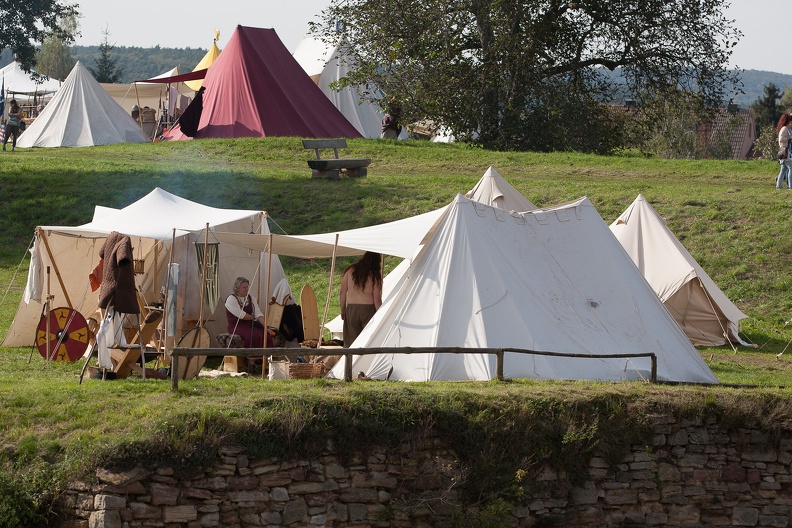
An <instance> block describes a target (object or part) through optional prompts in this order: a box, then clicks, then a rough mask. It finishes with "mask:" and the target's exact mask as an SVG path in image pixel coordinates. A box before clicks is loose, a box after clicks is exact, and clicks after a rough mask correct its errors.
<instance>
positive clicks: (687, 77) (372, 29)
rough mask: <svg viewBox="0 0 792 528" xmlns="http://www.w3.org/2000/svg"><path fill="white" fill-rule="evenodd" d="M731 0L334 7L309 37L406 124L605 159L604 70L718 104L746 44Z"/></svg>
mask: <svg viewBox="0 0 792 528" xmlns="http://www.w3.org/2000/svg"><path fill="white" fill-rule="evenodd" d="M727 1H728V0H644V1H642V2H635V1H633V0H580V1H571V2H567V1H563V0H523V1H519V0H424V1H422V2H414V1H413V0H332V1H331V5H330V7H329V8H328V9H327V10H325V12H324V13H323V17H324V20H323V23H322V24H321V25H316V26H315V27H314V32H315V33H319V34H321V35H322V36H323V37H324V38H325V39H326V40H336V39H337V38H338V36H337V34H336V33H335V28H336V27H337V23H338V21H343V23H341V24H338V25H339V26H343V27H344V36H345V38H346V40H347V42H348V43H349V46H350V51H351V52H352V53H353V54H354V57H355V65H354V72H353V73H352V74H351V75H350V76H349V77H348V78H347V80H346V81H345V82H346V84H348V85H352V86H358V85H365V84H366V83H367V82H373V83H375V84H376V86H377V87H378V88H380V89H381V90H383V91H384V92H385V93H386V94H388V96H389V97H394V98H396V99H397V100H398V101H399V103H400V104H401V107H402V109H403V112H404V116H405V118H408V119H409V118H412V119H416V120H417V119H423V118H429V119H431V120H433V121H434V122H435V123H436V124H438V125H447V126H449V127H450V128H451V129H452V130H453V131H454V132H455V133H456V135H457V136H465V135H467V136H472V135H474V134H477V135H478V137H479V141H480V142H481V143H482V144H484V145H485V146H488V147H495V148H512V149H515V148H516V149H537V150H550V149H559V148H575V149H579V150H594V151H596V150H600V149H601V143H602V141H603V139H605V140H606V142H607V141H608V138H607V137H606V138H603V137H602V136H601V135H600V130H599V127H600V125H601V121H600V120H601V117H602V115H603V114H604V113H605V112H603V110H602V109H601V107H602V104H603V103H604V102H606V101H608V99H609V98H610V97H612V96H613V88H612V86H611V85H610V81H609V80H607V79H605V77H604V76H603V75H601V74H600V72H601V71H602V70H603V68H607V69H610V70H614V69H616V68H621V69H622V71H623V72H624V74H625V79H626V82H627V87H628V88H629V89H631V90H632V91H634V92H636V93H647V92H650V91H656V90H661V89H669V88H671V87H673V88H674V89H686V90H693V91H695V92H696V93H697V94H700V97H701V98H702V99H703V100H704V101H706V102H707V104H708V105H709V106H711V107H715V106H717V105H719V104H721V102H722V101H723V100H724V99H725V98H726V97H725V96H726V90H727V89H728V88H730V87H734V86H736V84H737V83H738V78H737V75H736V74H735V73H734V72H733V71H730V70H727V69H726V65H727V64H728V59H729V57H730V55H731V48H732V46H733V45H734V44H735V43H736V41H737V40H738V39H739V37H740V36H741V34H740V32H739V31H737V30H736V29H734V28H733V27H732V26H731V21H730V20H727V19H726V18H725V17H724V15H723V13H722V12H723V10H724V9H725V7H726V4H727ZM581 129H583V130H585V131H586V134H578V133H577V131H578V130H581Z"/></svg>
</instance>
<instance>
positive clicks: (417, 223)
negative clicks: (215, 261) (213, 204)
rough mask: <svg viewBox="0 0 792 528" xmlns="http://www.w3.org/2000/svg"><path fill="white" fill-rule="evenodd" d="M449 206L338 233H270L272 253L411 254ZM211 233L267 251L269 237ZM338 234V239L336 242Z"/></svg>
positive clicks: (319, 255)
mask: <svg viewBox="0 0 792 528" xmlns="http://www.w3.org/2000/svg"><path fill="white" fill-rule="evenodd" d="M445 210H446V208H445V207H441V208H440V209H435V210H434V211H430V212H428V213H423V214H419V215H416V216H412V217H410V218H405V219H402V220H396V221H394V222H388V223H385V224H379V225H375V226H369V227H361V228H358V229H350V230H347V231H338V232H335V233H321V234H316V235H271V238H272V253H274V254H276V255H283V256H289V257H298V258H331V257H332V256H333V254H334V251H333V248H335V256H337V257H347V256H353V255H362V254H363V253H365V252H366V251H374V252H376V253H382V254H383V255H392V256H396V257H402V258H412V257H413V256H414V255H415V251H416V249H417V248H418V246H420V245H421V243H422V242H423V239H424V238H425V237H427V236H430V235H431V233H432V232H433V228H434V226H435V224H436V223H437V222H438V220H439V219H440V218H441V217H442V215H443V213H444V212H445ZM212 235H213V236H214V237H215V238H216V239H217V240H218V241H220V242H223V243H228V244H233V245H235V246H241V247H244V248H247V249H252V250H256V251H268V250H269V240H270V237H269V236H268V237H262V236H261V235H247V234H244V233H220V232H214V233H212ZM336 236H337V237H338V242H337V244H336Z"/></svg>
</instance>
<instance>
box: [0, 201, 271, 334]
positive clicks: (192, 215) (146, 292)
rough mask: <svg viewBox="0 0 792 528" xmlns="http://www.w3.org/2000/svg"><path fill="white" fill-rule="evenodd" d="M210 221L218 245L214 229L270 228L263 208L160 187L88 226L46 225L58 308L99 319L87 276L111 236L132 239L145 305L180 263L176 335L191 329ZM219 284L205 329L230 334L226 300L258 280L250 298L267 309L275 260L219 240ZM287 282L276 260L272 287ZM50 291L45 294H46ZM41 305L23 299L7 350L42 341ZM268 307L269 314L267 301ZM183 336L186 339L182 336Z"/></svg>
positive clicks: (103, 212)
mask: <svg viewBox="0 0 792 528" xmlns="http://www.w3.org/2000/svg"><path fill="white" fill-rule="evenodd" d="M206 224H209V229H210V234H209V243H214V242H216V240H214V238H213V237H212V231H213V230H215V229H217V230H222V231H226V232H241V233H250V232H251V231H253V232H256V233H260V234H258V235H250V236H258V237H261V238H266V236H264V235H266V234H268V233H269V227H268V226H267V223H266V216H265V214H264V213H262V212H260V211H252V210H241V209H218V208H215V207H209V206H206V205H202V204H199V203H196V202H192V201H189V200H186V199H184V198H180V197H179V196H176V195H174V194H170V193H168V192H166V191H164V190H162V189H160V188H156V189H154V190H153V191H151V192H150V193H149V194H148V195H146V196H144V197H142V198H141V199H139V200H138V201H136V202H134V203H132V204H130V205H128V206H127V207H124V208H123V209H113V208H107V207H101V206H97V207H96V210H95V213H94V219H93V220H92V221H91V222H89V223H87V224H84V225H81V226H76V227H67V226H40V227H38V228H37V233H38V242H37V243H38V244H39V249H40V253H41V266H42V271H43V270H44V269H46V267H47V266H49V267H51V276H50V281H49V282H50V283H51V294H52V295H53V296H54V301H53V302H54V305H55V306H69V307H71V308H74V309H75V310H77V311H79V312H80V313H81V314H82V315H83V316H85V317H86V318H88V317H90V316H92V315H94V313H95V311H96V308H97V302H98V291H97V292H91V289H90V287H89V281H88V276H89V274H90V273H91V271H92V270H93V268H94V266H96V264H97V263H98V261H99V250H100V249H101V247H102V245H103V244H104V242H105V239H106V237H107V235H108V234H109V233H110V232H112V231H117V232H119V233H122V234H126V235H129V236H130V237H131V238H132V246H133V248H134V252H135V256H136V259H137V258H138V256H139V259H140V260H142V261H143V262H144V265H143V267H144V273H142V274H139V275H136V282H137V286H138V289H139V290H140V291H141V293H142V294H143V296H144V297H145V299H146V301H149V302H150V301H152V300H157V299H158V298H159V295H160V293H161V291H162V287H163V285H164V284H165V278H166V271H167V267H168V263H169V261H170V259H171V248H173V249H174V252H173V262H174V263H178V264H180V268H181V273H180V281H179V292H178V299H179V302H178V305H177V314H176V315H177V317H176V330H177V332H178V331H179V330H188V329H189V328H191V327H193V326H194V325H195V323H196V322H197V320H198V315H199V313H200V299H201V297H200V295H201V288H200V281H201V276H200V271H201V270H200V269H199V266H198V260H197V255H196V248H195V244H196V243H198V244H200V245H201V246H202V245H203V242H204V236H205V228H206ZM218 249H219V260H218V262H219V264H218V267H219V283H218V284H217V289H218V291H219V294H220V302H219V303H218V304H217V306H216V308H215V313H214V314H211V313H210V311H209V309H208V307H205V308H204V311H203V315H204V318H207V317H208V321H207V323H206V327H207V329H208V330H209V332H210V334H211V335H212V336H215V335H217V334H218V333H223V332H226V330H227V328H226V324H227V323H226V315H225V311H224V307H223V301H224V299H225V297H226V295H228V294H230V293H231V289H232V286H233V283H234V280H235V279H236V278H237V277H238V276H244V277H247V278H248V279H250V281H251V293H252V294H253V295H254V296H256V297H258V299H259V302H260V304H261V303H263V300H264V299H267V298H268V295H267V294H266V284H267V280H266V278H267V268H268V262H269V258H267V256H265V257H264V258H262V255H260V254H259V253H256V252H251V251H249V250H247V249H243V248H239V247H236V246H232V245H228V244H223V243H222V242H221V243H220V246H219V248H218ZM284 277H285V274H284V273H283V269H282V267H281V265H280V261H279V260H278V258H277V257H276V256H273V258H272V273H271V274H270V279H269V284H270V290H271V291H274V288H275V286H276V285H277V284H278V282H279V281H280V280H281V279H283V278H284ZM45 293H46V292H45ZM41 309H42V305H41V303H40V302H35V301H31V302H30V304H25V302H24V301H22V302H20V304H19V307H18V309H17V313H16V315H15V317H14V320H13V322H12V323H11V327H10V328H9V330H8V332H7V334H6V336H5V339H4V341H3V345H4V346H29V345H31V344H32V343H33V340H34V337H35V328H36V326H37V325H38V322H39V317H40V314H41ZM261 309H262V310H264V309H265V308H264V306H263V304H262V306H261ZM176 335H177V337H178V335H180V334H179V333H177V334H176Z"/></svg>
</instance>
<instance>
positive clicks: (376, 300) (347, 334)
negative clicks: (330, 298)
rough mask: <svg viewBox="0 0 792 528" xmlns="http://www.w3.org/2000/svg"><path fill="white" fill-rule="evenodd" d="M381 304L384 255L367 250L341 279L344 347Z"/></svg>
mask: <svg viewBox="0 0 792 528" xmlns="http://www.w3.org/2000/svg"><path fill="white" fill-rule="evenodd" d="M380 306H382V255H380V254H379V253H374V252H371V251H366V253H365V255H363V256H362V257H361V258H360V260H358V261H357V262H355V263H354V264H352V265H351V266H349V267H348V268H347V269H346V270H344V277H343V278H342V279H341V319H343V320H344V348H349V345H351V344H352V342H353V341H355V339H357V337H358V335H360V332H361V331H362V330H363V328H364V327H365V326H366V324H367V323H368V322H369V320H370V319H371V318H372V317H373V316H374V312H376V311H377V310H378V309H379V307H380Z"/></svg>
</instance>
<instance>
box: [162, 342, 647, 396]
mask: <svg viewBox="0 0 792 528" xmlns="http://www.w3.org/2000/svg"><path fill="white" fill-rule="evenodd" d="M323 350H325V351H327V352H328V353H329V354H328V355H331V354H333V352H335V351H340V350H343V351H344V353H343V354H342V355H343V356H344V357H345V358H346V361H345V365H344V380H345V381H352V356H353V355H355V356H363V355H371V354H493V355H495V358H496V362H495V376H496V378H497V379H499V380H501V381H502V380H503V379H504V378H503V362H504V355H505V353H506V352H514V353H517V354H532V355H536V356H551V357H566V358H581V359H619V358H625V359H628V358H642V357H648V358H650V360H651V362H652V370H651V375H650V381H651V382H652V383H656V382H657V354H655V353H654V352H645V353H636V354H566V353H563V352H544V351H539V350H527V349H522V348H460V347H441V348H434V347H415V348H414V347H402V348H397V347H387V348H385V347H383V348H354V349H352V348H345V349H340V350H339V349H323V348H318V349H317V348H174V349H173V351H172V353H171V388H172V389H173V390H176V389H178V388H179V376H178V372H179V368H178V367H179V358H180V357H193V356H286V357H288V358H289V359H292V358H295V359H296V358H297V356H305V355H317V352H320V351H323ZM319 355H321V354H319Z"/></svg>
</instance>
